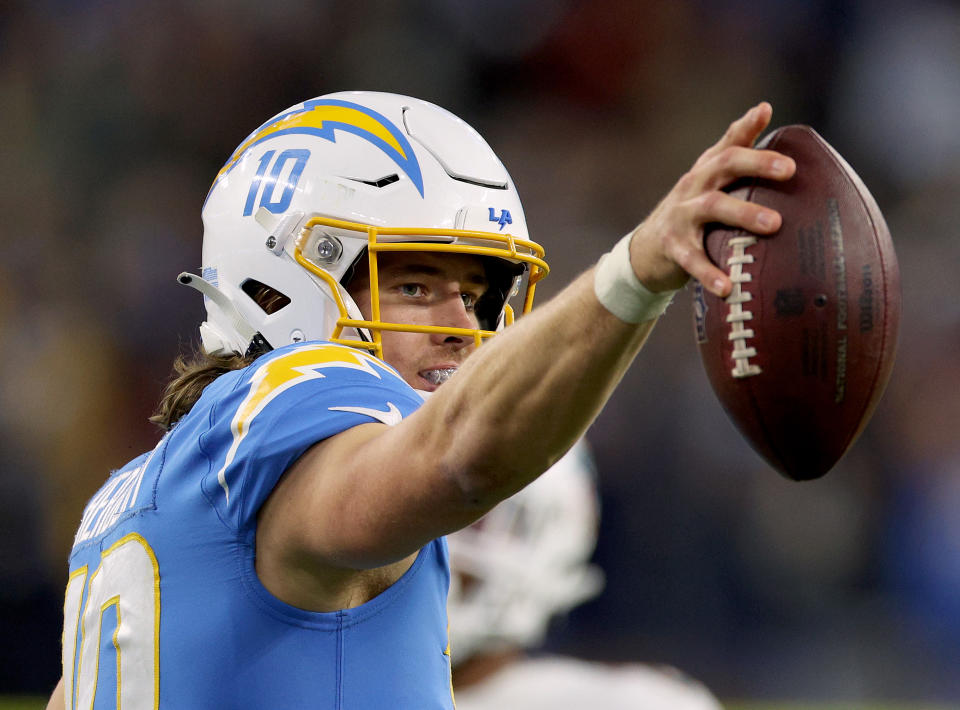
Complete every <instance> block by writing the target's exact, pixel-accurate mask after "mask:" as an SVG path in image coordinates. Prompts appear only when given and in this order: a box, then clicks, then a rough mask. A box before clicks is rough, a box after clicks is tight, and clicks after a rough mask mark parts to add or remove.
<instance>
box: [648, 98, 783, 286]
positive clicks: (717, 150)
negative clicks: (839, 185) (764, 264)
mask: <svg viewBox="0 0 960 710" xmlns="http://www.w3.org/2000/svg"><path fill="white" fill-rule="evenodd" d="M772 114H773V109H772V108H771V106H770V104H768V103H767V102H762V103H760V104H758V105H757V106H754V107H753V108H752V109H750V110H749V111H747V113H745V114H744V115H743V116H742V117H740V118H738V119H737V120H736V121H734V122H733V123H731V124H730V127H729V128H728V129H727V132H726V133H725V134H724V135H723V137H722V138H721V139H720V140H719V141H717V143H716V144H715V145H713V146H711V147H710V148H708V149H707V150H706V151H705V152H704V153H703V155H701V156H700V157H699V158H698V159H697V162H696V163H694V165H693V167H692V168H691V169H690V171H689V172H687V173H686V174H685V175H684V176H683V177H681V178H680V180H678V181H677V184H676V185H674V187H673V189H672V190H671V191H670V192H669V193H668V194H667V196H666V197H664V198H663V200H662V201H661V202H660V204H658V205H657V206H656V207H655V208H654V210H653V212H651V213H650V215H649V216H648V217H647V219H645V220H644V221H643V222H642V223H641V224H640V225H639V226H638V227H637V228H636V229H635V230H634V232H633V239H632V240H631V242H630V262H631V265H632V266H633V270H634V273H636V275H637V278H639V279H640V281H641V283H643V285H644V286H646V287H647V288H648V289H650V290H651V291H654V292H656V291H666V290H670V289H677V288H680V287H681V286H683V285H684V284H685V283H686V282H687V279H688V278H689V277H690V276H693V277H694V278H695V279H697V280H699V281H700V282H701V283H703V285H704V287H705V288H707V289H708V290H709V291H711V292H713V293H715V294H716V295H717V296H721V297H724V296H726V295H727V294H728V293H729V292H730V288H731V283H730V279H729V277H728V276H727V275H726V274H725V273H724V272H723V271H722V270H721V269H719V268H717V267H716V266H714V265H713V263H712V262H711V261H710V259H709V258H708V257H707V255H706V253H705V252H704V245H703V227H704V225H705V224H707V223H710V222H720V223H723V224H726V225H728V226H730V227H739V228H742V229H745V230H747V231H749V232H753V233H755V234H760V235H763V234H773V233H774V232H776V231H777V230H778V229H779V228H780V223H781V219H780V214H779V213H778V212H776V211H775V210H771V209H768V208H765V207H761V206H759V205H755V204H752V203H749V202H745V201H743V200H740V199H737V198H735V197H731V196H730V195H728V194H727V193H725V192H723V188H724V187H726V186H727V185H729V184H730V183H732V182H733V181H735V180H737V179H738V178H742V177H758V178H767V179H770V180H788V179H789V178H790V177H792V176H793V173H794V171H795V170H796V167H797V166H796V164H795V163H794V161H793V159H791V158H789V157H787V156H785V155H783V154H781V153H777V152H775V151H772V150H757V149H755V148H753V147H752V146H753V144H754V141H756V140H757V138H758V137H759V135H760V134H761V133H762V132H763V131H764V129H765V128H766V127H767V126H768V125H769V123H770V117H771V115H772Z"/></svg>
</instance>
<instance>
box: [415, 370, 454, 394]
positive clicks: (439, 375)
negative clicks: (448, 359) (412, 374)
mask: <svg viewBox="0 0 960 710" xmlns="http://www.w3.org/2000/svg"><path fill="white" fill-rule="evenodd" d="M456 371H457V367H456V366H452V367H434V368H431V369H429V370H420V372H418V373H417V374H418V375H420V377H421V378H422V379H424V380H426V381H427V382H428V383H430V384H431V385H432V388H431V389H430V391H431V392H432V391H433V390H435V389H436V388H437V387H439V386H440V385H442V384H443V383H444V382H446V381H447V380H449V379H450V378H451V377H453V373H455V372H456Z"/></svg>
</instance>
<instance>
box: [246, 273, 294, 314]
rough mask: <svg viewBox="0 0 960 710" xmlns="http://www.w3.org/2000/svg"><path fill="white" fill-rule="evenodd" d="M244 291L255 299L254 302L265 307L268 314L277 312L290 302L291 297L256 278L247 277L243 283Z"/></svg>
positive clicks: (264, 309) (262, 307)
mask: <svg viewBox="0 0 960 710" xmlns="http://www.w3.org/2000/svg"><path fill="white" fill-rule="evenodd" d="M240 288H242V289H243V292H244V293H245V294H247V295H248V296H250V298H252V299H253V302H254V303H256V304H257V305H258V306H260V308H261V309H263V312H264V313H266V314H267V315H270V314H272V313H276V312H277V311H279V310H280V309H281V308H283V307H285V306H287V305H289V304H290V297H289V296H287V295H286V294H283V293H281V292H280V291H278V290H277V289H275V288H273V287H272V286H267V285H266V284H265V283H262V282H260V281H257V280H256V279H247V280H246V281H244V282H243V284H241V286H240Z"/></svg>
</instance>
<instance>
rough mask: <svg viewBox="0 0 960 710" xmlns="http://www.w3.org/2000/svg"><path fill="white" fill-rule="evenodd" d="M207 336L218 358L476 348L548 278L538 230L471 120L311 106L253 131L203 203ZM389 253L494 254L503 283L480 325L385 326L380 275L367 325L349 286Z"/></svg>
mask: <svg viewBox="0 0 960 710" xmlns="http://www.w3.org/2000/svg"><path fill="white" fill-rule="evenodd" d="M203 224H204V235H203V273H202V279H201V278H199V277H197V276H195V275H193V274H189V273H184V274H181V276H180V281H181V283H184V284H187V285H190V286H193V287H194V288H196V289H198V290H200V291H202V292H203V294H204V296H205V298H204V302H205V304H206V309H207V319H206V321H204V323H203V324H202V325H201V327H200V334H201V339H202V344H203V348H204V350H205V351H206V352H207V353H208V354H211V355H229V354H231V353H235V354H245V353H250V352H256V351H258V350H265V349H269V348H271V347H279V346H281V345H286V344H288V343H291V342H299V341H303V340H333V341H334V342H339V343H343V344H348V345H353V346H357V347H362V348H364V349H367V350H369V351H371V352H373V353H375V354H376V355H378V356H381V357H382V350H381V346H380V332H381V331H382V330H405V331H414V332H441V333H444V332H449V333H450V334H454V335H459V336H467V337H472V338H473V339H474V340H475V341H476V342H477V343H479V342H480V340H481V339H482V338H484V337H487V336H489V335H492V334H493V332H495V331H496V330H497V329H498V328H500V327H502V326H503V325H504V323H509V321H510V320H511V318H512V311H511V309H510V306H509V305H508V304H507V301H508V300H509V297H510V296H511V295H512V294H515V293H518V292H519V291H522V296H523V299H522V305H520V307H521V308H522V310H523V311H524V312H526V311H528V310H529V309H530V307H531V306H532V302H533V295H534V290H535V286H536V283H537V281H539V280H540V279H541V278H543V277H544V276H546V274H547V272H548V271H549V269H548V266H547V264H546V262H545V261H544V260H543V249H542V248H541V247H540V246H539V245H538V244H536V243H534V242H533V241H530V240H529V238H528V235H527V229H526V222H525V220H524V217H523V208H522V206H521V204H520V199H519V197H518V195H517V191H516V188H515V187H514V185H513V182H512V181H511V179H510V176H509V174H508V173H507V171H506V169H505V168H504V166H503V164H502V163H501V162H500V160H499V159H498V158H497V156H496V155H495V154H494V153H493V151H492V150H491V149H490V147H489V146H488V145H487V143H486V141H484V139H483V138H482V137H481V136H480V135H479V134H478V133H477V132H476V131H475V130H474V129H473V128H471V127H470V126H469V125H467V124H466V123H464V122H463V121H462V120H461V119H459V118H457V117H456V116H454V115H453V114H451V113H449V112H448V111H446V110H444V109H442V108H439V107H438V106H435V105H433V104H430V103H427V102H425V101H421V100H419V99H413V98H409V97H405V96H399V95H396V94H385V93H376V92H347V93H338V94H330V95H327V96H322V97H319V98H315V99H312V100H310V101H305V102H304V103H302V104H298V105H296V106H294V107H292V108H290V109H288V110H286V111H284V112H282V113H280V114H278V115H277V116H275V117H273V118H272V119H270V120H269V121H267V122H266V123H265V124H263V125H262V126H261V127H260V128H258V129H257V130H256V131H254V132H253V133H252V134H251V135H250V136H249V137H248V138H247V139H246V140H245V141H244V142H243V143H242V144H241V145H240V146H239V147H238V148H237V150H236V151H235V152H234V154H233V155H232V156H231V157H230V159H229V160H228V161H227V163H226V164H225V165H224V166H223V168H222V169H221V170H220V173H219V174H218V175H217V177H216V179H215V181H214V183H213V186H212V187H211V188H210V192H209V194H208V195H207V199H206V201H205V203H204V207H203ZM385 251H432V252H448V253H465V254H473V255H477V256H481V257H484V263H485V265H486V266H487V270H488V280H489V281H490V284H491V288H490V290H489V291H488V295H487V296H486V297H485V298H484V299H483V300H482V303H478V305H477V316H478V319H479V320H480V328H479V329H477V330H467V329H459V328H442V327H438V326H415V325H411V324H403V323H385V322H383V321H381V320H379V313H380V309H379V292H378V289H377V284H376V283H375V279H371V281H372V283H371V289H370V290H371V301H372V303H371V310H372V318H371V319H370V320H366V319H364V318H363V317H362V315H361V314H360V311H359V309H358V308H357V306H356V304H355V303H354V302H353V300H352V299H351V298H350V296H349V294H348V293H347V291H346V289H345V288H344V285H345V284H346V283H347V282H348V281H349V279H350V277H351V275H352V273H353V270H354V267H355V265H356V264H357V262H358V260H360V259H364V258H366V259H367V260H368V261H369V269H370V273H371V275H373V274H376V273H377V269H376V259H377V255H378V254H379V253H381V252H385Z"/></svg>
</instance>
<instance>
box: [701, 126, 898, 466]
mask: <svg viewBox="0 0 960 710" xmlns="http://www.w3.org/2000/svg"><path fill="white" fill-rule="evenodd" d="M758 147H766V148H770V149H772V150H776V151H779V152H781V153H784V154H786V155H789V156H790V157H792V158H793V159H794V160H795V161H796V163H797V172H796V174H795V175H794V177H793V178H791V179H790V180H789V181H787V182H783V183H777V182H773V181H767V180H757V179H753V180H745V181H740V182H738V183H735V184H734V185H732V186H731V188H730V190H729V192H730V193H731V194H732V195H735V196H737V197H740V198H741V199H744V200H748V201H750V202H754V203H756V204H761V205H764V206H767V207H771V208H773V209H775V210H777V211H778V212H780V214H781V215H782V217H783V224H782V226H781V227H780V229H779V231H778V232H777V233H776V234H774V235H773V236H769V237H757V236H755V235H752V234H750V233H749V232H744V231H742V230H736V229H730V228H728V227H725V226H722V225H710V227H709V228H708V229H707V230H706V235H705V241H706V249H707V253H708V254H709V255H710V258H711V259H712V260H713V261H714V263H716V264H717V265H719V266H720V267H721V268H724V269H725V270H726V271H727V273H728V274H730V277H731V280H732V281H733V282H734V285H733V292H732V293H731V295H730V296H729V297H728V298H726V299H720V298H717V297H716V296H714V295H712V294H710V293H709V292H708V291H706V290H705V289H703V288H702V287H701V286H700V285H699V284H696V285H695V288H694V320H695V326H696V335H697V341H698V342H699V347H700V355H701V359H702V360H703V365H704V368H705V369H706V372H707V376H708V378H709V379H710V384H711V385H712V387H713V390H714V392H715V393H716V395H717V398H718V399H719V400H720V403H721V404H722V405H723V408H724V409H725V410H726V412H727V414H728V415H729V416H730V418H731V420H732V421H733V423H734V424H735V425H736V427H737V429H738V430H739V431H740V432H741V434H743V436H744V437H745V438H746V439H747V441H748V442H749V443H750V445H751V446H752V447H753V448H754V449H755V450H756V451H757V452H758V453H759V454H760V455H761V456H763V458H764V459H766V461H767V462H768V463H769V464H770V465H771V466H772V467H773V468H774V469H776V470H777V471H779V472H780V473H781V474H783V475H784V476H786V477H788V478H791V479H794V480H807V479H812V478H819V477H820V476H822V475H824V474H825V473H826V472H827V471H829V470H830V469H831V468H832V467H833V466H834V464H836V462H837V461H838V460H839V459H840V457H841V456H843V454H844V453H845V452H846V451H847V450H848V449H849V448H850V446H851V445H852V444H853V442H854V441H855V440H856V438H857V436H859V434H860V432H861V431H863V428H864V427H865V426H866V424H867V422H868V421H869V419H870V416H871V415H872V413H873V410H874V409H875V408H876V406H877V403H878V402H879V400H880V396H881V395H882V394H883V390H884V388H885V387H886V384H887V380H888V379H889V377H890V371H891V369H892V367H893V360H894V355H895V351H896V344H897V332H898V329H899V323H900V272H899V268H898V266H897V257H896V254H895V253H894V250H893V242H892V241H891V239H890V231H889V230H888V228H887V225H886V222H885V221H884V219H883V215H882V214H881V213H880V209H879V208H878V207H877V203H876V202H875V201H874V199H873V197H872V196H871V195H870V192H869V191H868V190H867V188H866V186H865V185H864V184H863V182H862V181H861V180H860V178H859V177H858V176H857V174H856V173H855V172H854V171H853V169H852V168H851V167H850V166H849V165H848V164H847V162H846V161H845V160H844V159H843V158H842V157H841V156H840V154H839V153H837V151H836V150H834V149H833V148H832V147H831V146H830V145H829V144H828V143H827V142H826V141H825V140H824V139H823V138H822V137H820V136H819V135H818V134H817V132H816V131H814V130H813V129H812V128H810V127H809V126H801V125H795V126H785V127H783V128H779V129H777V130H775V131H773V132H772V133H770V134H769V135H768V136H766V137H765V138H764V139H763V140H762V141H761V142H760V143H759V144H758Z"/></svg>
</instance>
